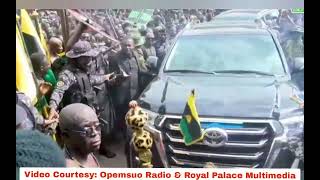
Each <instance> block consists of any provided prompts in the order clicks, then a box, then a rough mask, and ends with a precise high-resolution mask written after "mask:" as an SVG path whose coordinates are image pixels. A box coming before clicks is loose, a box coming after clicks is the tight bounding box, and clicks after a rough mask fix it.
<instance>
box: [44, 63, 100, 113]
mask: <svg viewBox="0 0 320 180" xmlns="http://www.w3.org/2000/svg"><path fill="white" fill-rule="evenodd" d="M69 67H70V68H69ZM69 67H67V68H66V69H65V70H63V71H62V72H61V73H60V74H59V78H58V79H59V80H58V83H57V87H56V88H55V89H54V91H53V93H52V95H51V99H50V107H53V108H55V109H57V107H58V106H59V104H60V102H61V101H62V98H63V95H64V93H65V92H66V91H67V90H68V89H69V88H70V87H72V86H73V85H75V84H78V83H79V82H78V80H77V77H76V75H75V71H78V70H77V69H75V67H72V66H69ZM70 69H71V70H70ZM74 70H75V71H74ZM87 76H88V79H89V82H90V84H91V87H90V88H92V86H94V85H99V84H102V83H104V81H105V79H104V75H90V74H87Z"/></svg>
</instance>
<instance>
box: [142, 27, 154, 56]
mask: <svg viewBox="0 0 320 180" xmlns="http://www.w3.org/2000/svg"><path fill="white" fill-rule="evenodd" d="M153 44H154V34H153V31H152V29H150V28H148V29H147V33H146V40H145V43H144V45H143V49H144V51H145V52H146V53H147V58H148V57H150V56H157V53H156V49H155V47H154V45H153Z"/></svg>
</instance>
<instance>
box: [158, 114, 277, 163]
mask: <svg viewBox="0 0 320 180" xmlns="http://www.w3.org/2000/svg"><path fill="white" fill-rule="evenodd" d="M203 119H205V118H203ZM215 119H216V120H218V122H221V123H224V122H226V119H223V118H221V119H218V118H215ZM229 120H230V119H229ZM179 122H180V118H179V117H178V116H177V117H173V116H172V117H171V116H170V117H169V116H168V117H166V118H165V119H164V123H163V126H162V129H161V131H162V132H163V137H164V144H165V148H166V153H167V157H168V161H169V165H170V166H171V167H203V166H204V165H205V163H206V162H213V163H214V164H215V165H217V166H218V167H222V168H231V167H246V168H262V167H263V166H264V164H265V161H266V159H267V156H268V152H269V150H270V147H271V144H272V141H273V138H274V135H273V134H274V133H273V131H272V128H271V125H270V124H269V123H268V122H266V121H259V120H257V121H243V126H242V127H241V128H238V129H234V128H232V129H225V131H226V132H227V134H228V142H227V143H226V144H225V145H224V146H223V147H218V148H214V147H210V146H207V145H205V144H203V143H202V142H198V143H196V144H194V145H191V146H186V145H185V144H184V141H183V139H182V135H181V132H180V129H179ZM201 122H209V121H205V120H201ZM215 122H217V121H215ZM239 122H241V120H239Z"/></svg>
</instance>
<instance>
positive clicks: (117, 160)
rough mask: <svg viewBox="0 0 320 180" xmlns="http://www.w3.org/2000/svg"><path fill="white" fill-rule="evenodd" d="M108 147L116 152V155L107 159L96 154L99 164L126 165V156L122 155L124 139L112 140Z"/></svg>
mask: <svg viewBox="0 0 320 180" xmlns="http://www.w3.org/2000/svg"><path fill="white" fill-rule="evenodd" d="M110 149H111V151H112V152H114V153H116V154H117V156H116V157H114V158H110V159H109V158H106V157H104V156H101V155H96V157H97V158H98V160H99V162H100V165H101V166H102V167H106V168H109V167H127V163H126V157H125V155H124V140H122V141H118V142H113V143H112V144H110Z"/></svg>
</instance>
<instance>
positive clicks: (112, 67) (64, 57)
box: [16, 9, 300, 167]
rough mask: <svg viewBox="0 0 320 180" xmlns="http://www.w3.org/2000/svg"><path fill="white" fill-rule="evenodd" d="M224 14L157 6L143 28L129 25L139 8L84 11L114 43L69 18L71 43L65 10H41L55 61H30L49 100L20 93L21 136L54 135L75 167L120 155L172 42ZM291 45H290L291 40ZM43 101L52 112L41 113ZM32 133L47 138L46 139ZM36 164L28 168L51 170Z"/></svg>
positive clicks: (281, 18) (95, 164)
mask: <svg viewBox="0 0 320 180" xmlns="http://www.w3.org/2000/svg"><path fill="white" fill-rule="evenodd" d="M221 11H223V10H213V9H179V10H174V9H172V10H162V9H161V10H159V9H155V10H154V12H153V15H152V20H151V21H149V22H148V23H147V24H146V25H145V26H138V24H135V23H132V22H131V21H129V20H128V17H129V14H130V12H131V10H126V9H113V10H111V9H110V10H83V11H80V10H77V12H80V13H81V14H83V15H85V16H86V17H87V20H86V21H85V22H86V23H89V24H90V23H92V21H94V22H95V23H97V24H98V25H99V26H100V27H102V28H103V29H102V31H103V32H104V33H106V34H107V35H108V37H109V38H108V37H106V36H104V35H102V34H101V33H97V32H96V31H93V30H92V29H91V28H90V27H89V26H88V25H86V23H84V22H79V21H77V20H76V19H75V18H74V17H72V16H71V15H70V14H69V15H68V23H69V29H70V35H69V38H68V40H67V41H65V40H64V38H63V32H62V27H61V23H62V22H61V19H60V18H59V16H58V14H57V12H56V11H50V10H45V11H44V10H41V11H39V14H40V20H41V24H42V28H43V30H44V32H45V37H46V39H47V42H48V48H49V53H50V56H46V55H44V54H41V53H34V54H32V55H31V56H30V58H31V62H32V66H33V69H34V72H35V75H36V78H37V80H38V81H39V82H40V87H39V90H40V93H41V98H40V99H39V100H38V101H39V102H37V104H36V106H33V105H32V103H31V100H30V99H29V98H28V97H26V96H25V95H24V94H23V93H21V92H18V91H17V92H16V94H17V98H16V102H17V103H16V104H17V105H16V109H17V111H16V114H17V117H16V129H17V136H16V138H17V139H18V138H20V137H21V135H19V136H18V134H23V133H20V131H26V132H29V131H30V132H31V131H34V130H38V131H41V132H43V133H45V134H50V133H49V132H52V131H53V132H54V133H53V134H54V140H55V141H56V142H57V143H58V144H59V146H60V147H59V148H51V150H54V149H59V151H60V150H61V153H57V156H59V157H60V156H61V154H64V156H65V159H66V162H65V163H58V161H59V162H60V159H61V158H52V159H51V160H52V161H54V162H56V164H58V165H60V166H67V167H99V166H100V165H99V162H98V161H97V159H96V157H95V156H94V154H93V153H92V152H95V151H99V153H100V154H101V155H104V156H106V157H108V158H113V157H115V156H116V154H115V153H114V152H111V151H110V150H109V147H108V143H109V142H110V141H118V140H122V139H124V138H125V136H126V124H125V114H126V113H127V112H128V110H129V106H128V104H129V102H130V101H131V100H134V99H137V98H138V97H139V95H140V94H141V92H142V91H143V89H144V88H145V87H146V86H147V84H148V83H149V82H150V80H151V79H152V78H153V77H154V75H155V74H156V73H157V71H158V70H159V67H160V66H161V63H162V60H163V59H164V57H165V55H166V51H167V49H168V47H169V46H170V43H171V41H172V40H173V39H174V38H175V36H176V35H177V34H178V33H179V32H180V31H181V30H182V29H183V28H184V27H185V26H186V25H187V24H189V23H191V24H193V23H194V24H196V23H202V22H209V21H212V20H213V17H214V16H215V15H217V14H219V13H220V12H221ZM287 17H289V16H285V15H284V16H282V15H280V16H279V22H281V21H285V22H287V21H286V20H285V19H286V18H287ZM299 20H300V19H299ZM281 24H282V23H281ZM280 28H281V27H280ZM290 32H291V31H290ZM281 35H282V34H281ZM111 38H112V39H115V40H116V41H114V40H112V39H111ZM117 41H118V42H119V43H117ZM284 46H285V47H286V46H288V45H287V44H286V43H285V42H284ZM290 52H291V51H290ZM292 52H295V51H293V50H292ZM289 56H291V54H289ZM292 56H294V55H292ZM153 60H155V61H153ZM155 62H156V63H155ZM43 104H47V108H45V109H43V108H41V107H42V106H41V105H43ZM44 113H47V116H45V117H44V116H43V114H44ZM56 127H57V128H56ZM48 128H49V129H50V130H51V131H48ZM18 130H19V131H18ZM27 134H28V133H27ZM29 134H30V136H36V137H37V138H40V135H38V134H34V133H29ZM38 136H39V137H38ZM41 138H42V136H41ZM32 139H34V138H30V140H32ZM44 140H45V139H44ZM44 140H43V141H44ZM41 142H42V141H41ZM18 143H22V144H24V143H25V142H24V141H17V148H18ZM39 143H40V142H39ZM48 144H50V143H48ZM20 146H21V144H19V147H20ZM51 146H54V145H52V144H50V147H51ZM43 148H45V147H43ZM62 151H63V152H62ZM25 155H26V154H25V153H20V152H19V151H17V156H19V157H21V158H20V159H24V160H25V158H24V157H22V156H25ZM51 155H54V154H51ZM18 159H19V158H17V166H20V165H26V164H19V163H18ZM33 162H34V161H30V163H27V165H28V166H43V164H32V163H33ZM51 165H53V164H51Z"/></svg>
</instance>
